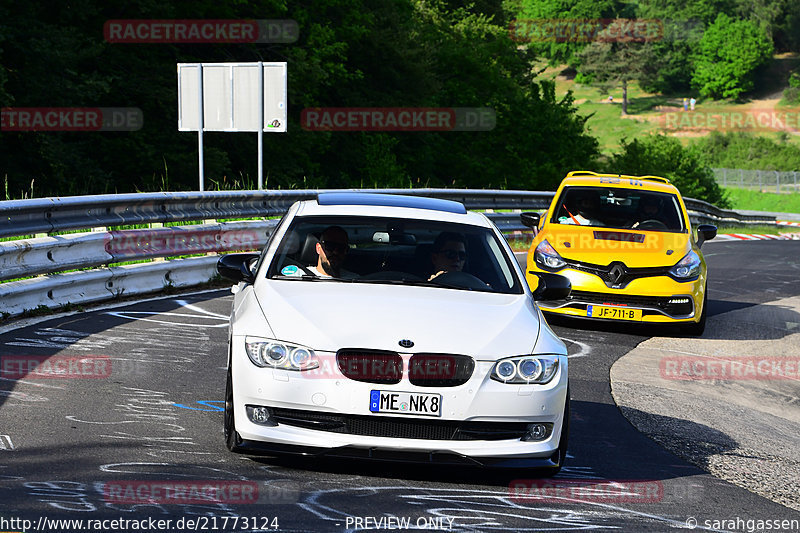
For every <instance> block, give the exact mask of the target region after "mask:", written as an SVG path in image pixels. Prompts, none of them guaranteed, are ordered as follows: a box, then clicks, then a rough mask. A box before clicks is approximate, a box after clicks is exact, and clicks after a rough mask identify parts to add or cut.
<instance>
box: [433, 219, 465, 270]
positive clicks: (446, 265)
mask: <svg viewBox="0 0 800 533" xmlns="http://www.w3.org/2000/svg"><path fill="white" fill-rule="evenodd" d="M466 261H467V240H466V239H465V238H464V236H463V235H461V234H460V233H456V232H453V231H443V232H442V233H440V234H439V236H438V237H436V240H435V241H433V247H432V249H431V263H433V272H434V274H433V275H431V277H429V278H428V281H431V280H433V278H435V277H437V276H439V275H441V274H444V273H446V272H461V271H462V270H464V263H465V262H466Z"/></svg>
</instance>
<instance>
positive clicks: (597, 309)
mask: <svg viewBox="0 0 800 533" xmlns="http://www.w3.org/2000/svg"><path fill="white" fill-rule="evenodd" d="M586 316H588V317H591V318H610V319H612V320H639V321H641V320H642V310H641V309H628V308H627V307H613V306H609V305H590V306H588V307H587V308H586Z"/></svg>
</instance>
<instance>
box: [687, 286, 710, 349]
mask: <svg viewBox="0 0 800 533" xmlns="http://www.w3.org/2000/svg"><path fill="white" fill-rule="evenodd" d="M707 316H708V287H706V290H704V291H703V310H702V311H701V312H700V321H699V322H694V323H692V324H689V325H688V326H685V327H684V328H683V331H684V332H686V334H687V335H691V336H692V337H699V336H700V335H702V334H703V332H704V331H705V330H706V317H707Z"/></svg>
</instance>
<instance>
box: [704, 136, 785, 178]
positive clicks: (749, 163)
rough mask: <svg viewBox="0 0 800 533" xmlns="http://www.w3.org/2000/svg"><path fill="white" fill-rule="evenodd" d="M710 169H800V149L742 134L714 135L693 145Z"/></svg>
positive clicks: (764, 138) (765, 138)
mask: <svg viewBox="0 0 800 533" xmlns="http://www.w3.org/2000/svg"><path fill="white" fill-rule="evenodd" d="M693 146H694V147H695V148H696V149H697V150H698V151H699V152H700V153H701V154H702V158H703V160H704V161H705V163H706V164H707V165H709V166H711V167H713V168H742V169H745V170H797V169H800V148H798V147H797V146H796V145H794V144H790V143H787V142H785V141H784V142H777V141H774V140H772V139H769V138H767V137H760V136H756V135H753V134H750V133H744V132H729V133H724V134H723V133H719V132H713V133H712V134H711V135H709V136H708V137H705V138H702V139H698V140H697V141H695V143H694V145H693Z"/></svg>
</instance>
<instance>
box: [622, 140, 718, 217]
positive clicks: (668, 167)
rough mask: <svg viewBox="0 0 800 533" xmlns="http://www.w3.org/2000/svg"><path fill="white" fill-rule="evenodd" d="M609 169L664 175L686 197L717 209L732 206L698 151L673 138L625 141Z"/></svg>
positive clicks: (626, 172)
mask: <svg viewBox="0 0 800 533" xmlns="http://www.w3.org/2000/svg"><path fill="white" fill-rule="evenodd" d="M606 166H607V168H606V170H607V171H608V172H613V173H615V174H617V173H619V174H630V175H635V176H643V175H655V176H662V177H664V178H667V179H668V180H670V182H672V184H673V185H675V187H677V188H678V190H679V191H681V194H682V195H683V196H687V197H690V198H696V199H698V200H705V201H706V202H709V203H712V204H714V205H717V206H718V207H729V205H730V204H729V202H728V199H727V197H726V196H725V194H724V192H723V190H722V189H721V188H720V186H719V185H717V182H716V180H715V179H714V173H713V172H712V170H711V167H709V166H708V165H707V164H706V163H705V162H704V161H703V160H702V157H701V155H700V153H699V151H698V150H696V149H693V148H684V147H683V145H681V143H680V141H678V140H677V139H675V138H673V137H667V136H665V135H650V136H648V137H644V138H641V139H634V140H633V141H631V142H627V141H625V140H623V141H622V150H621V151H620V152H619V153H617V154H614V155H613V156H611V158H609V160H608V162H607V163H606Z"/></svg>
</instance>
